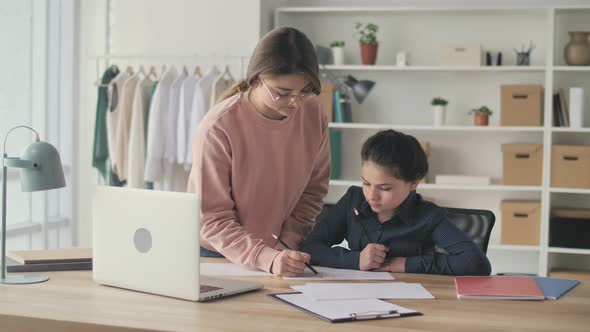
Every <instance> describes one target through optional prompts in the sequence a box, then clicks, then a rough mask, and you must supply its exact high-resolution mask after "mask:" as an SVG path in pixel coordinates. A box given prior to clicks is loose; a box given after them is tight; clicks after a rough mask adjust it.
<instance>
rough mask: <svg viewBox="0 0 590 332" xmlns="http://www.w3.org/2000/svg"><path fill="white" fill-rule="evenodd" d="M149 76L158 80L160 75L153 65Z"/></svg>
mask: <svg viewBox="0 0 590 332" xmlns="http://www.w3.org/2000/svg"><path fill="white" fill-rule="evenodd" d="M147 76H152V77H153V78H154V79H156V80H157V79H158V74H156V67H154V66H153V65H152V66H150V71H149V72H148V74H147Z"/></svg>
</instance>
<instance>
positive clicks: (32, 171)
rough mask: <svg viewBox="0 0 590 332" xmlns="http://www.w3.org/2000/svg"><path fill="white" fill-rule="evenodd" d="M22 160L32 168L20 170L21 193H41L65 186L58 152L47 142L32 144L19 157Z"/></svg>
mask: <svg viewBox="0 0 590 332" xmlns="http://www.w3.org/2000/svg"><path fill="white" fill-rule="evenodd" d="M21 159H22V160H28V161H31V162H33V163H34V164H33V168H22V169H21V187H22V191H25V192H29V191H41V190H50V189H57V188H63V187H65V186H66V180H65V178H64V172H63V168H62V166H61V159H60V158H59V152H57V149H56V148H55V147H53V145H51V144H49V143H47V142H34V143H31V145H29V146H28V147H27V148H26V149H25V151H24V152H23V154H22V156H21Z"/></svg>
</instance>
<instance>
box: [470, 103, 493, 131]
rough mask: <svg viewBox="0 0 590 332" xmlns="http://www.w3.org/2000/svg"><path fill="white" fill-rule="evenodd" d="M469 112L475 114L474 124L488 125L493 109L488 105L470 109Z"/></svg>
mask: <svg viewBox="0 0 590 332" xmlns="http://www.w3.org/2000/svg"><path fill="white" fill-rule="evenodd" d="M469 114H473V124H474V125H476V126H487V125H488V124H489V118H490V115H492V110H491V109H489V108H488V107H487V106H481V107H479V108H474V109H472V110H471V111H469Z"/></svg>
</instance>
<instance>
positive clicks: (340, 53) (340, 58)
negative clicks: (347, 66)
mask: <svg viewBox="0 0 590 332" xmlns="http://www.w3.org/2000/svg"><path fill="white" fill-rule="evenodd" d="M344 45H345V43H344V40H335V41H333V42H332V43H331V44H330V48H331V49H332V58H333V59H334V64H335V65H343V64H344Z"/></svg>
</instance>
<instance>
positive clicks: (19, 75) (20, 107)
mask: <svg viewBox="0 0 590 332" xmlns="http://www.w3.org/2000/svg"><path fill="white" fill-rule="evenodd" d="M0 8H1V10H0V42H1V43H2V49H3V51H2V52H0V73H2V76H1V78H0V144H2V143H3V142H4V137H5V136H6V134H7V132H8V130H9V129H10V128H12V127H14V126H17V125H31V93H32V89H31V63H30V61H31V53H32V49H31V36H32V25H31V16H32V12H33V5H32V3H31V1H12V0H1V1H0ZM30 141H31V135H30V132H28V131H26V130H17V131H14V132H13V134H11V136H10V138H9V139H8V144H7V146H6V153H7V154H8V155H9V156H11V157H16V156H20V153H21V152H22V150H23V147H24V146H26V144H28V143H29V142H30ZM0 148H1V147H0ZM1 153H2V152H1V151H0V154H1ZM0 172H1V169H0ZM8 174H9V177H8V181H7V183H8V188H7V190H8V205H7V220H8V225H11V224H15V223H19V222H23V221H25V220H28V219H30V218H31V214H30V208H29V204H30V202H31V195H30V194H28V193H23V192H21V191H20V180H19V171H18V170H14V169H11V170H10V171H9V173H8ZM0 181H1V179H0ZM0 195H1V194H0ZM1 206H2V203H1V202H0V208H1ZM9 242H10V241H9ZM16 242H18V243H9V247H10V248H14V246H17V247H26V246H28V243H27V241H26V239H17V241H16Z"/></svg>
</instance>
